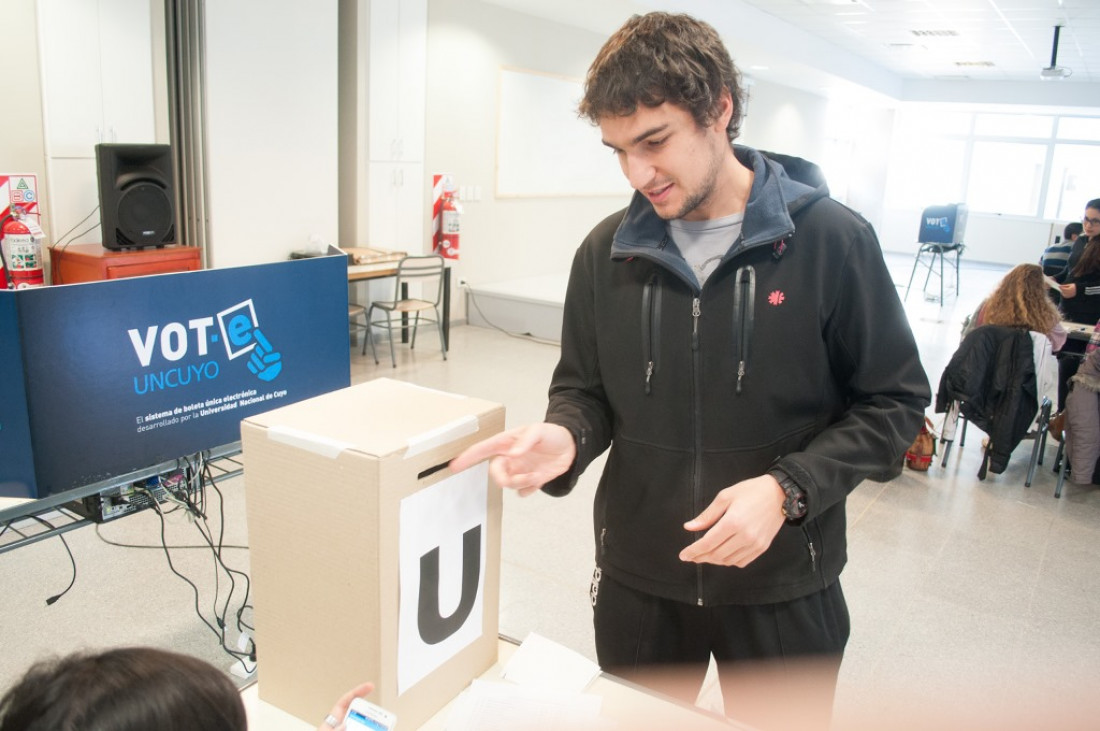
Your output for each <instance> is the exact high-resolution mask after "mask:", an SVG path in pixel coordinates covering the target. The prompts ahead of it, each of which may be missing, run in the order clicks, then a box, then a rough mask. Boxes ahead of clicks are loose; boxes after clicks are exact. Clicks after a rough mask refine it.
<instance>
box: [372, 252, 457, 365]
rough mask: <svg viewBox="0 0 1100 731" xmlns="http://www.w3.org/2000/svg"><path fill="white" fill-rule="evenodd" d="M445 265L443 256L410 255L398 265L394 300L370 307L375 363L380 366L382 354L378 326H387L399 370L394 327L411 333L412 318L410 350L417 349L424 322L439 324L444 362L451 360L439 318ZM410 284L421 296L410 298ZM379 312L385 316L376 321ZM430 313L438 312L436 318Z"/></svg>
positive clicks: (393, 355) (391, 354)
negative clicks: (376, 339) (376, 334)
mask: <svg viewBox="0 0 1100 731" xmlns="http://www.w3.org/2000/svg"><path fill="white" fill-rule="evenodd" d="M444 266H445V264H444V261H443V257H442V256H440V255H439V254H427V255H424V256H406V257H404V258H403V259H401V261H400V262H398V264H397V274H396V275H395V282H394V295H393V299H392V300H378V301H374V302H371V303H370V307H369V308H367V322H368V327H367V340H368V341H369V342H370V349H371V353H372V354H373V355H374V362H375V363H378V352H377V350H375V346H374V327H375V326H377V327H384V328H385V329H386V330H387V331H388V332H389V336H390V361H391V362H392V363H393V367H394V368H396V367H397V355H396V353H395V352H394V347H393V331H394V325H397V326H398V328H399V329H400V330H401V332H402V333H403V334H404V333H407V332H408V328H409V316H410V315H412V317H413V322H412V337H411V338H410V339H409V348H415V347H416V331H417V329H418V328H419V325H420V321H421V320H423V321H424V322H428V323H435V325H436V327H437V328H438V330H439V348H440V350H441V351H442V353H443V360H447V341H446V338H445V336H444V333H443V321H442V318H441V317H440V315H439V306H440V304H441V303H442V301H443V288H444V279H445V276H446V275H445V270H444ZM410 284H411V285H413V286H414V287H416V288H417V289H418V290H419V292H418V294H419V296H416V297H411V296H409V286H410ZM375 310H379V311H381V312H382V313H384V315H385V316H384V317H382V318H380V319H375ZM429 311H431V312H433V313H434V315H435V317H434V318H431V317H427V316H426V315H425V314H424V313H427V312H429ZM402 340H404V338H402ZM363 352H364V353H366V343H364V344H363Z"/></svg>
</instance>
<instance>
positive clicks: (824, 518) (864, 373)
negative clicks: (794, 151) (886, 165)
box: [543, 146, 930, 605]
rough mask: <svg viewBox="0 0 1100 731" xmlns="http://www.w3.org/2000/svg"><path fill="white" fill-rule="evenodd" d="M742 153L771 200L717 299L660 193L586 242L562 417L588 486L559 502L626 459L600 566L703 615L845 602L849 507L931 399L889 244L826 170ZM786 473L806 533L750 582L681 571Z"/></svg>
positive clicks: (750, 212)
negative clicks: (599, 462) (684, 557)
mask: <svg viewBox="0 0 1100 731" xmlns="http://www.w3.org/2000/svg"><path fill="white" fill-rule="evenodd" d="M734 149H735V153H736V154H737V156H738V159H739V160H740V161H741V162H742V164H744V165H746V166H749V167H751V168H752V169H753V171H754V174H755V177H754V181H753V186H752V191H751V194H750V197H749V201H748V205H747V208H746V210H745V216H744V222H743V225H742V234H741V237H740V238H739V239H738V240H737V241H734V242H731V246H730V249H729V252H728V253H727V254H726V255H725V257H724V258H723V259H722V261H721V263H720V264H719V266H718V268H717V270H716V271H715V272H714V273H713V274H711V276H710V277H709V278H708V279H707V282H706V286H705V287H704V288H703V289H702V291H700V289H699V285H698V282H697V280H696V279H695V276H694V274H693V273H692V272H691V270H690V268H689V267H688V265H687V263H686V262H685V261H684V259H683V257H682V256H681V255H680V254H679V252H678V251H677V250H676V246H675V244H673V243H672V241H671V239H670V238H669V236H668V234H667V225H666V223H665V221H664V220H662V219H661V218H660V217H658V216H657V215H656V213H655V212H654V211H653V209H652V206H651V205H650V204H649V202H648V201H647V200H646V199H645V198H644V197H643V196H641V195H637V194H636V195H635V197H634V199H633V201H632V202H631V204H630V206H629V207H628V208H627V209H626V210H625V212H624V211H620V212H619V213H616V214H614V215H612V216H610V217H608V218H607V219H605V220H604V221H603V222H602V223H600V224H599V225H597V226H596V227H595V229H593V231H592V232H591V233H590V234H589V235H588V237H587V238H586V239H585V241H584V242H583V243H582V244H581V246H580V248H579V249H578V251H577V253H576V256H575V258H574V261H573V268H572V272H571V274H570V279H569V287H568V291H567V295H566V303H565V315H564V321H563V326H562V352H561V360H560V361H559V363H558V366H557V368H556V370H555V372H554V377H553V381H552V383H551V386H550V403H549V406H548V410H547V417H546V420H547V421H548V422H551V423H555V424H560V425H562V426H565V427H566V428H568V429H569V430H570V431H571V432H572V433H573V435H574V438H575V439H576V442H577V458H576V461H575V463H574V465H573V467H572V469H571V470H570V471H568V472H567V473H566V474H564V475H562V476H561V477H559V478H558V479H556V480H554V481H552V482H550V483H548V484H547V485H545V486H544V488H543V489H544V490H545V491H546V492H548V493H550V494H552V495H563V494H565V493H567V492H568V491H569V490H570V489H572V487H573V485H574V484H575V483H576V479H577V477H578V476H579V475H580V473H581V472H582V471H583V470H584V468H585V467H587V466H588V464H589V463H591V462H592V460H593V459H595V458H596V457H597V456H599V455H600V454H601V453H603V452H604V450H606V449H607V448H608V447H609V446H610V448H611V451H610V453H609V454H608V457H607V464H606V466H605V469H604V472H603V475H602V477H601V479H600V483H599V487H598V489H597V493H596V500H595V516H594V519H595V533H596V545H597V549H596V550H597V557H596V558H597V564H598V565H599V566H600V568H601V569H602V570H603V571H605V572H607V574H608V575H610V576H612V577H614V578H615V579H617V580H618V581H620V582H622V583H624V584H627V585H629V586H632V587H634V588H636V589H638V590H641V591H644V592H648V593H650V594H654V595H657V596H662V597H666V598H670V599H674V600H678V601H684V602H690V603H693V604H700V605H713V604H756V603H770V602H778V601H786V600H790V599H794V598H797V597H800V596H804V595H807V594H810V593H813V592H815V591H819V590H821V589H823V588H825V587H826V586H828V585H829V584H831V583H832V582H833V581H834V580H835V579H836V578H837V577H838V576H839V574H840V571H841V568H842V567H843V566H844V563H845V561H846V551H847V549H846V543H845V514H844V503H845V499H846V497H847V495H848V493H849V492H850V491H851V490H852V489H854V488H855V487H856V485H858V484H859V482H860V481H861V480H863V478H864V477H867V476H868V475H871V474H874V473H881V472H884V471H887V470H888V469H889V468H890V467H892V466H893V465H894V464H895V463H896V462H897V461H898V460H900V458H901V455H902V453H903V452H904V451H905V449H906V448H907V447H908V446H909V445H910V443H911V442H912V441H913V438H914V437H915V436H916V434H917V432H918V431H919V430H920V427H921V425H922V424H923V417H924V409H925V407H926V406H927V405H928V403H929V398H930V391H929V386H928V379H927V377H926V376H925V373H924V370H923V368H922V367H921V364H920V360H919V356H918V353H917V347H916V344H915V342H914V340H913V335H912V331H911V330H910V328H909V324H908V322H907V320H906V317H905V312H904V310H903V309H902V306H901V302H900V300H899V299H898V295H897V292H896V289H895V287H894V283H893V281H892V280H891V277H890V275H889V273H888V271H887V269H886V266H885V264H884V262H883V259H882V252H881V251H880V249H879V245H878V241H877V239H876V237H875V234H874V232H873V230H872V228H871V226H870V225H869V224H868V223H867V222H866V221H864V220H863V219H862V218H860V217H859V216H858V215H856V214H855V213H853V212H852V211H850V210H849V209H847V208H845V207H844V206H842V205H841V204H839V203H837V202H836V201H833V200H832V199H830V198H829V197H828V191H827V189H826V187H825V183H824V179H823V178H822V176H821V173H820V171H819V170H818V169H817V167H816V166H814V165H812V164H810V163H807V162H805V161H803V160H799V159H797V158H788V157H781V156H777V155H770V156H768V157H765V156H764V154H762V153H758V152H756V151H755V150H751V149H749V148H744V147H740V146H736V147H735V148H734ZM793 178H797V179H799V180H802V181H805V182H797V181H796V180H795V179H793ZM772 469H776V470H779V471H780V472H781V473H784V474H785V475H787V476H789V477H790V478H792V479H793V480H794V481H795V482H796V483H797V484H798V486H799V487H800V488H801V489H802V490H803V491H804V492H805V494H806V496H807V506H808V513H807V515H806V517H805V518H804V519H803V520H802V521H801V522H800V524H799V525H795V524H792V523H785V524H784V526H783V527H782V528H781V529H780V531H779V534H778V535H777V536H776V538H775V540H774V541H773V542H772V545H771V546H770V547H769V549H768V550H767V551H766V552H765V553H764V554H763V555H761V556H760V557H759V558H757V559H756V560H755V561H753V562H752V563H751V564H750V565H749V566H747V567H745V568H737V567H724V566H715V565H711V564H694V563H685V562H683V561H681V560H680V559H679V557H678V554H679V552H680V551H681V550H682V549H683V548H684V547H685V546H687V545H688V544H690V543H691V542H693V541H694V540H697V539H698V538H699V537H701V535H702V533H689V532H688V531H686V530H685V529H684V527H683V524H684V523H685V522H686V521H688V520H690V519H691V518H694V517H695V516H696V515H698V514H699V513H700V512H701V511H702V510H703V509H704V508H705V507H706V506H707V505H708V504H710V502H711V501H712V500H713V499H714V497H715V496H716V494H717V493H718V492H719V491H720V490H722V489H723V488H726V487H729V486H730V485H733V484H735V483H737V482H739V481H741V480H745V479H748V478H751V477H757V476H759V475H762V474H764V473H765V472H768V471H769V470H772Z"/></svg>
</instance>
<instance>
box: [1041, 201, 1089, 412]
mask: <svg viewBox="0 0 1100 731" xmlns="http://www.w3.org/2000/svg"><path fill="white" fill-rule="evenodd" d="M1081 225H1082V228H1083V232H1082V233H1081V235H1080V236H1079V237H1077V244H1076V246H1075V247H1074V253H1073V254H1070V259H1069V266H1068V267H1067V270H1066V273H1065V274H1064V275H1063V276H1062V277H1060V278H1059V281H1060V282H1061V283H1062V284H1061V286H1060V287H1059V289H1060V291H1061V293H1062V312H1064V313H1065V316H1066V317H1065V319H1066V320H1069V321H1070V322H1080V323H1083V324H1085V325H1096V324H1097V323H1098V322H1100V198H1093V199H1092V200H1090V201H1089V202H1088V203H1086V204H1085V215H1084V217H1083V218H1082V219H1081ZM1082 239H1084V240H1085V244H1084V246H1083V247H1082V248H1081V249H1080V256H1079V257H1078V256H1076V253H1077V247H1079V246H1081V240H1082ZM1084 355H1085V350H1084V343H1080V342H1078V341H1070V345H1069V346H1067V347H1066V348H1064V349H1063V350H1062V353H1061V356H1060V357H1059V358H1058V410H1059V411H1061V410H1062V409H1064V408H1065V406H1066V394H1067V393H1068V392H1069V379H1071V378H1073V374H1075V373H1076V372H1077V366H1079V365H1080V364H1081V358H1083V357H1084ZM1060 416H1061V415H1060V414H1059V415H1058V416H1056V417H1055V420H1057V419H1059V418H1060ZM1052 421H1053V420H1052Z"/></svg>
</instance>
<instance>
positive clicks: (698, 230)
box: [668, 213, 745, 288]
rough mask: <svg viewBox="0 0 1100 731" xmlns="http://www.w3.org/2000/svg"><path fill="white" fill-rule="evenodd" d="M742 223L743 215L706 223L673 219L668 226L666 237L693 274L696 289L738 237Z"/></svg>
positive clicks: (715, 219) (737, 214) (725, 217)
mask: <svg viewBox="0 0 1100 731" xmlns="http://www.w3.org/2000/svg"><path fill="white" fill-rule="evenodd" d="M744 219H745V214H744V213H734V214H733V215H732V216H723V217H721V218H712V219H710V220H708V221H684V220H681V219H673V220H671V221H669V222H668V235H669V236H671V237H672V241H673V242H674V243H675V244H676V248H678V249H679V250H680V253H681V254H683V257H684V261H686V262H687V263H688V266H690V267H691V270H692V271H693V272H695V278H696V279H697V280H699V287H700V288H702V286H703V285H704V284H706V281H707V277H709V276H710V275H711V272H713V271H714V269H715V267H717V266H718V262H720V261H721V260H722V257H723V256H725V255H726V252H727V251H729V249H730V247H731V246H733V243H734V242H735V241H737V238H738V237H739V236H740V235H741V222H742V221H743V220H744Z"/></svg>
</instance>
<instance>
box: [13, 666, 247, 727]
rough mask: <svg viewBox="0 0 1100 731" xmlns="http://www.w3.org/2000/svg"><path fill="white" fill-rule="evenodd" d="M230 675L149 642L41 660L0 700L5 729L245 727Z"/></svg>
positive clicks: (238, 699) (245, 720) (245, 722)
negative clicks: (141, 644) (156, 646)
mask: <svg viewBox="0 0 1100 731" xmlns="http://www.w3.org/2000/svg"><path fill="white" fill-rule="evenodd" d="M247 724H248V721H247V719H246V717H245V711H244V706H243V704H242V703H241V697H240V693H239V692H238V691H237V688H236V686H235V685H234V684H233V682H232V681H231V680H230V679H229V677H228V676H227V675H226V674H225V673H223V672H221V671H220V670H218V669H217V668H215V667H214V666H212V665H210V664H209V663H206V662H203V661H202V660H199V659H197V658H194V657H190V656H188V655H182V654H179V653H174V652H167V651H165V650H158V649H154V648H151V647H126V648H119V649H114V650H106V651H104V652H100V653H78V654H74V655H69V656H67V657H64V658H61V659H59V660H50V661H44V662H40V663H37V664H36V665H34V666H33V667H32V668H31V669H30V670H28V671H27V673H26V674H25V675H24V676H23V677H22V679H21V680H20V681H19V682H18V683H16V685H15V686H13V687H12V688H11V689H10V690H9V691H8V692H7V693H6V694H5V695H4V697H3V699H0V731H153V730H154V729H155V730H156V731H198V730H199V729H201V730H202V731H245V729H246V728H247Z"/></svg>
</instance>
